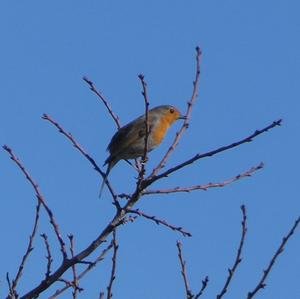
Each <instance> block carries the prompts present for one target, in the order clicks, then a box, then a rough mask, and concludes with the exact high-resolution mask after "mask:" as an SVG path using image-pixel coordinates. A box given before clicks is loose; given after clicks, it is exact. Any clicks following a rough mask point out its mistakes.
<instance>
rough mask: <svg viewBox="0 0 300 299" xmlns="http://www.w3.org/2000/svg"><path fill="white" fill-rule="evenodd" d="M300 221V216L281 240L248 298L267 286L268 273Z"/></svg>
mask: <svg viewBox="0 0 300 299" xmlns="http://www.w3.org/2000/svg"><path fill="white" fill-rule="evenodd" d="M299 223H300V217H298V218H297V219H296V221H295V223H294V225H293V226H292V228H291V229H290V231H289V232H288V234H287V235H286V236H285V237H283V239H282V242H281V244H280V246H279V248H278V249H277V250H276V252H275V254H274V256H273V257H272V259H271V261H270V263H269V265H268V267H267V269H266V270H264V271H263V275H262V277H261V279H260V281H259V282H258V284H257V285H256V287H255V288H254V289H253V291H251V292H249V293H248V296H247V299H251V298H253V297H254V296H255V295H256V293H257V292H258V291H259V290H261V289H264V288H265V286H266V283H265V281H266V279H267V277H268V275H269V274H270V272H271V270H272V268H273V266H274V264H275V262H276V260H277V258H278V257H279V255H280V254H281V253H282V252H283V251H284V246H285V245H286V244H287V242H288V241H289V239H290V238H291V236H292V235H293V234H294V232H295V230H296V228H297V226H298V225H299Z"/></svg>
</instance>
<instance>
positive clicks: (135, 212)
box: [127, 209, 192, 237]
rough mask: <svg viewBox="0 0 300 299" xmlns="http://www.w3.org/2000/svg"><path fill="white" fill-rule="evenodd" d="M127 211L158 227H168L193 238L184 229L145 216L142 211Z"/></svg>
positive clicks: (153, 217)
mask: <svg viewBox="0 0 300 299" xmlns="http://www.w3.org/2000/svg"><path fill="white" fill-rule="evenodd" d="M127 211H128V213H132V214H137V215H139V216H142V217H144V218H146V219H149V220H151V221H154V222H155V223H156V224H157V225H159V224H161V225H163V226H166V227H168V228H170V229H171V230H173V231H177V232H179V233H181V234H182V235H183V236H184V237H191V236H192V234H191V233H189V232H187V231H185V230H183V228H182V227H176V226H174V225H171V224H169V223H168V222H167V221H165V220H161V219H158V218H156V217H155V216H149V215H147V214H145V213H144V212H142V211H140V210H139V209H137V210H131V209H129V210H127Z"/></svg>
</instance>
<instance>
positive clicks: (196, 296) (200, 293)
mask: <svg viewBox="0 0 300 299" xmlns="http://www.w3.org/2000/svg"><path fill="white" fill-rule="evenodd" d="M208 281H209V280H208V276H205V278H204V279H203V280H202V287H201V289H200V291H199V293H198V294H196V295H195V298H194V299H199V298H200V297H201V296H202V295H203V292H204V291H205V289H206V287H207V285H208Z"/></svg>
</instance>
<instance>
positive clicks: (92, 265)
mask: <svg viewBox="0 0 300 299" xmlns="http://www.w3.org/2000/svg"><path fill="white" fill-rule="evenodd" d="M112 248H113V241H112V242H111V243H110V244H109V245H108V246H107V247H106V248H105V249H104V250H103V251H102V252H101V254H100V255H99V256H98V257H97V258H96V259H95V261H94V262H88V263H87V264H88V266H87V267H86V269H85V270H83V271H82V272H81V273H80V274H79V275H78V277H77V280H78V281H80V280H81V279H82V278H83V277H84V276H85V275H86V274H87V273H88V272H89V271H91V270H92V269H93V268H95V267H96V265H97V264H98V263H99V262H101V261H103V260H104V257H105V255H106V254H107V253H108V252H109V250H110V249H112ZM70 287H72V284H71V285H65V286H64V287H63V288H61V289H59V290H56V291H55V293H54V294H53V295H52V296H50V297H49V299H55V298H57V296H59V295H60V294H62V293H63V292H65V291H66V290H67V289H69V288H70Z"/></svg>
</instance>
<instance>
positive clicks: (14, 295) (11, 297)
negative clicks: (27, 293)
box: [6, 272, 18, 299]
mask: <svg viewBox="0 0 300 299" xmlns="http://www.w3.org/2000/svg"><path fill="white" fill-rule="evenodd" d="M6 281H7V284H8V289H9V295H8V296H7V298H6V299H16V298H18V295H17V293H16V291H14V290H13V288H12V283H11V281H10V278H9V273H8V272H6Z"/></svg>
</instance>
